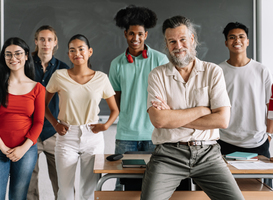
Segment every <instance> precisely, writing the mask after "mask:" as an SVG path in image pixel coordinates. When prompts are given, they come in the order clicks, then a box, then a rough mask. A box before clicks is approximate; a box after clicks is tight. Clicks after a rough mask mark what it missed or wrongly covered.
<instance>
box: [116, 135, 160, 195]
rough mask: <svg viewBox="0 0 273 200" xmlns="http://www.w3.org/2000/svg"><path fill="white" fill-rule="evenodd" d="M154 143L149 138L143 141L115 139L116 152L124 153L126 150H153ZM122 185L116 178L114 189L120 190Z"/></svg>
mask: <svg viewBox="0 0 273 200" xmlns="http://www.w3.org/2000/svg"><path fill="white" fill-rule="evenodd" d="M154 149H155V145H154V144H153V142H152V141H151V140H144V141H130V140H116V148H115V153H116V154H124V153H125V152H128V151H148V152H151V153H152V152H153V151H154ZM122 190H123V186H122V185H121V184H120V179H119V178H117V181H116V187H115V191H122Z"/></svg>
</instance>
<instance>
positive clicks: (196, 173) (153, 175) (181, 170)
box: [141, 144, 244, 200]
mask: <svg viewBox="0 0 273 200" xmlns="http://www.w3.org/2000/svg"><path fill="white" fill-rule="evenodd" d="M187 177H191V178H193V180H194V181H195V182H196V183H197V184H198V185H199V186H200V187H201V188H202V189H203V190H204V192H206V194H207V195H208V196H209V197H210V198H211V199H215V200H216V199H217V200H220V199H221V200H241V199H244V197H243V195H242V193H241V191H240V189H239V187H238V185H237V183H236V181H235V180H234V178H233V176H232V174H231V172H230V171H229V169H228V167H227V165H226V163H225V162H224V160H223V159H222V155H221V153H220V146H219V145H218V144H215V145H205V146H203V147H202V146H190V147H189V146H186V145H177V146H173V145H172V144H162V145H158V146H157V147H156V149H155V151H154V153H153V155H152V156H151V159H150V162H149V163H148V165H147V169H146V172H145V175H144V179H143V183H142V193H141V200H167V199H169V198H170V197H171V195H172V194H173V192H174V190H175V189H176V187H177V186H178V185H179V183H180V181H181V180H182V179H185V178H187Z"/></svg>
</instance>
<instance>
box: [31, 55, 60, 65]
mask: <svg viewBox="0 0 273 200" xmlns="http://www.w3.org/2000/svg"><path fill="white" fill-rule="evenodd" d="M33 60H34V62H35V63H41V59H40V58H39V56H38V55H37V54H35V55H34V56H33ZM55 62H56V58H55V57H54V56H53V55H52V58H51V60H50V61H49V62H48V66H52V65H54V64H55Z"/></svg>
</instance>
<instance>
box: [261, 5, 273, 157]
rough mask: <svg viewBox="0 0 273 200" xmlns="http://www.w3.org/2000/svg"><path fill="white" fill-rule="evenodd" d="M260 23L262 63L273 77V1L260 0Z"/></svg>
mask: <svg viewBox="0 0 273 200" xmlns="http://www.w3.org/2000/svg"><path fill="white" fill-rule="evenodd" d="M259 3H260V6H261V8H260V10H261V14H260V17H261V19H260V22H261V26H260V27H261V36H260V37H261V38H260V41H261V44H260V56H259V57H260V60H259V61H260V62H261V63H263V64H264V65H265V66H267V67H269V69H270V71H271V74H272V76H273V63H272V55H273V50H272V47H273V40H272V33H273V26H272V19H273V12H272V8H273V1H272V0H260V2H259ZM270 154H271V156H272V157H273V140H272V141H271V143H270Z"/></svg>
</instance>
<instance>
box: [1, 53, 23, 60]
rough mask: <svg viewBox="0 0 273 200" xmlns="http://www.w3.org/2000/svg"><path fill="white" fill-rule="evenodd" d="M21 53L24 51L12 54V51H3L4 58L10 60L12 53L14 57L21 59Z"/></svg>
mask: <svg viewBox="0 0 273 200" xmlns="http://www.w3.org/2000/svg"><path fill="white" fill-rule="evenodd" d="M23 54H24V52H16V53H14V54H12V53H5V58H6V60H10V59H11V58H12V56H13V55H14V57H15V58H16V59H21V58H22V57H23Z"/></svg>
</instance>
